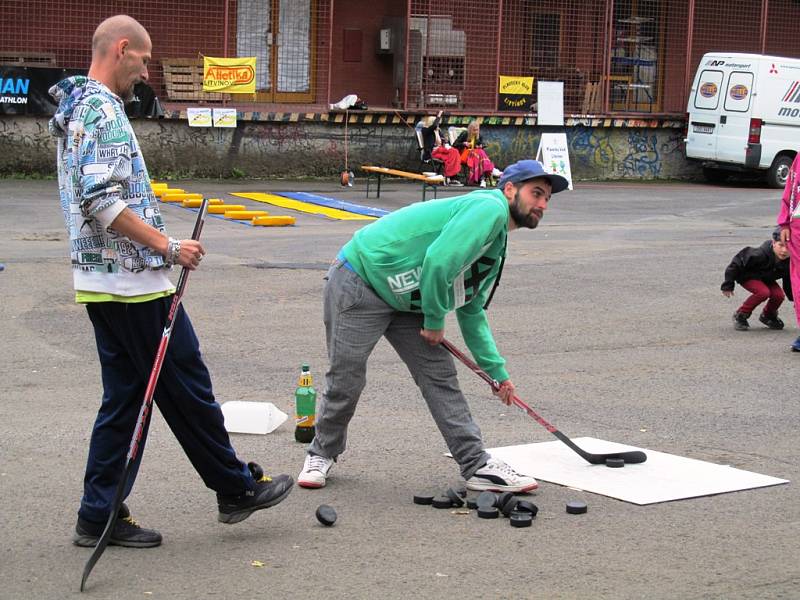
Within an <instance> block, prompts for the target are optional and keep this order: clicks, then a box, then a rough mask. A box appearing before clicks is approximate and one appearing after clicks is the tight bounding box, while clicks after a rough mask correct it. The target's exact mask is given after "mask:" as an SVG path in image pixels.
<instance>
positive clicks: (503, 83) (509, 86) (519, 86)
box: [497, 75, 533, 95]
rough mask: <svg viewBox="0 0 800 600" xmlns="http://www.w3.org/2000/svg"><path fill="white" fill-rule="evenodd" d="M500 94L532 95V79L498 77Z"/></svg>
mask: <svg viewBox="0 0 800 600" xmlns="http://www.w3.org/2000/svg"><path fill="white" fill-rule="evenodd" d="M497 91H498V93H500V94H526V95H531V94H532V93H533V77H513V76H508V75H500V87H499V89H498V90H497Z"/></svg>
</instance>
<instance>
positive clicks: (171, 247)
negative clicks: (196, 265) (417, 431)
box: [164, 237, 181, 266]
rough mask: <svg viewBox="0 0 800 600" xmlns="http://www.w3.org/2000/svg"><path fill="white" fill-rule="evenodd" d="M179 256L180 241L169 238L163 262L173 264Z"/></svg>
mask: <svg viewBox="0 0 800 600" xmlns="http://www.w3.org/2000/svg"><path fill="white" fill-rule="evenodd" d="M180 256H181V241H180V240H178V239H175V238H174V237H171V238H169V241H168V242H167V255H166V256H165V257H164V262H166V263H167V265H170V266H171V265H174V264H176V263H177V262H178V259H179V258H180Z"/></svg>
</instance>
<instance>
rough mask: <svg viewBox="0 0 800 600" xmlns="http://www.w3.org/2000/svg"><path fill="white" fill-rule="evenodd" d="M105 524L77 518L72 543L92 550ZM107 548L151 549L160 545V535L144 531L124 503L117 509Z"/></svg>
mask: <svg viewBox="0 0 800 600" xmlns="http://www.w3.org/2000/svg"><path fill="white" fill-rule="evenodd" d="M105 528H106V524H105V523H94V522H93V521H87V520H86V519H82V518H81V517H78V523H77V525H75V535H74V536H73V538H72V543H73V544H75V545H76V546H83V547H84V548H94V547H95V546H96V545H97V542H98V540H99V539H100V536H101V535H103V530H105ZM108 544H109V546H124V547H126V548H152V547H154V546H158V545H159V544H161V534H160V533H158V532H157V531H156V530H155V529H145V528H144V527H142V526H141V525H139V524H138V523H137V522H136V521H134V520H133V517H131V511H130V510H128V507H127V506H126V505H125V503H124V502H123V503H122V506H120V507H119V511H118V512H117V519H116V521H114V528H113V529H112V530H111V537H110V538H109V540H108Z"/></svg>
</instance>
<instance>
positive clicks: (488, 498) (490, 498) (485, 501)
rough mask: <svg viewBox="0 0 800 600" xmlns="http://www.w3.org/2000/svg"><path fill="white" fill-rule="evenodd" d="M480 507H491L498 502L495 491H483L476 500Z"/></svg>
mask: <svg viewBox="0 0 800 600" xmlns="http://www.w3.org/2000/svg"><path fill="white" fill-rule="evenodd" d="M475 502H476V503H477V504H478V508H491V507H492V506H494V505H495V503H496V502H497V494H495V493H494V492H481V493H480V494H478V498H477V499H476V500H475Z"/></svg>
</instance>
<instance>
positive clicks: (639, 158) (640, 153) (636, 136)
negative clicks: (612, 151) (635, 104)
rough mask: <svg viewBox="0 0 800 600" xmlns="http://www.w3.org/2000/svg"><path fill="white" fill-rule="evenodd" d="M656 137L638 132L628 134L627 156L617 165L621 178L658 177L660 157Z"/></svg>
mask: <svg viewBox="0 0 800 600" xmlns="http://www.w3.org/2000/svg"><path fill="white" fill-rule="evenodd" d="M657 146H658V136H656V135H655V134H652V135H647V134H644V133H641V132H639V131H631V132H630V133H629V134H628V147H629V152H628V155H627V156H626V157H625V158H623V159H622V161H621V162H620V164H619V173H620V175H622V176H623V177H658V176H659V174H660V173H661V156H660V155H659V153H658V148H657Z"/></svg>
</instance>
